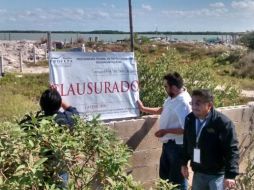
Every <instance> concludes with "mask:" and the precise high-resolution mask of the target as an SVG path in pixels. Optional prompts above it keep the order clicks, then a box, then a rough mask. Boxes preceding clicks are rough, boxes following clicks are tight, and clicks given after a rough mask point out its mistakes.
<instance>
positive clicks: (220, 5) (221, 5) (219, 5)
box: [209, 2, 225, 8]
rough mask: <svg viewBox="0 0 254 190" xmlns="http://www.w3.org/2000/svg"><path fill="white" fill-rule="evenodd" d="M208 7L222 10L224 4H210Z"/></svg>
mask: <svg viewBox="0 0 254 190" xmlns="http://www.w3.org/2000/svg"><path fill="white" fill-rule="evenodd" d="M209 6H210V7H214V8H223V7H225V5H224V3H222V2H216V3H212V4H210V5H209Z"/></svg>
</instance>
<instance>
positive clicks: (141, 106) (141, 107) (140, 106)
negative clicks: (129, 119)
mask: <svg viewBox="0 0 254 190" xmlns="http://www.w3.org/2000/svg"><path fill="white" fill-rule="evenodd" d="M137 104H138V108H139V110H140V111H143V110H144V105H143V102H141V101H140V100H138V101H137Z"/></svg>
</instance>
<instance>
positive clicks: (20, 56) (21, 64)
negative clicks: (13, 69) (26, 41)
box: [19, 51, 23, 73]
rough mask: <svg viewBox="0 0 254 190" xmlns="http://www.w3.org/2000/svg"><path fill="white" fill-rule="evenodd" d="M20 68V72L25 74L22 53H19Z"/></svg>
mask: <svg viewBox="0 0 254 190" xmlns="http://www.w3.org/2000/svg"><path fill="white" fill-rule="evenodd" d="M19 68H20V72H21V73H22V72H23V59H22V52H21V51H20V52H19Z"/></svg>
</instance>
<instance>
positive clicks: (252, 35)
mask: <svg viewBox="0 0 254 190" xmlns="http://www.w3.org/2000/svg"><path fill="white" fill-rule="evenodd" d="M240 42H241V43H243V44H244V45H245V46H247V47H248V48H250V49H254V32H247V33H246V34H245V35H243V36H241V38H240Z"/></svg>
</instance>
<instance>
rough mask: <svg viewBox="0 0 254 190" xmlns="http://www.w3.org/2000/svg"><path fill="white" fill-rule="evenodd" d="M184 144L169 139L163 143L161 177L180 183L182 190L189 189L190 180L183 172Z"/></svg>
mask: <svg viewBox="0 0 254 190" xmlns="http://www.w3.org/2000/svg"><path fill="white" fill-rule="evenodd" d="M182 149H183V146H182V145H177V144H175V141H172V140H169V141H168V142H167V143H164V144H163V147H162V153H161V158H160V172H159V173H160V178H161V179H164V180H169V182H171V183H173V184H179V185H180V188H179V189H181V190H187V189H188V182H187V180H186V179H185V178H184V177H183V175H182V174H181V160H182Z"/></svg>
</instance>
